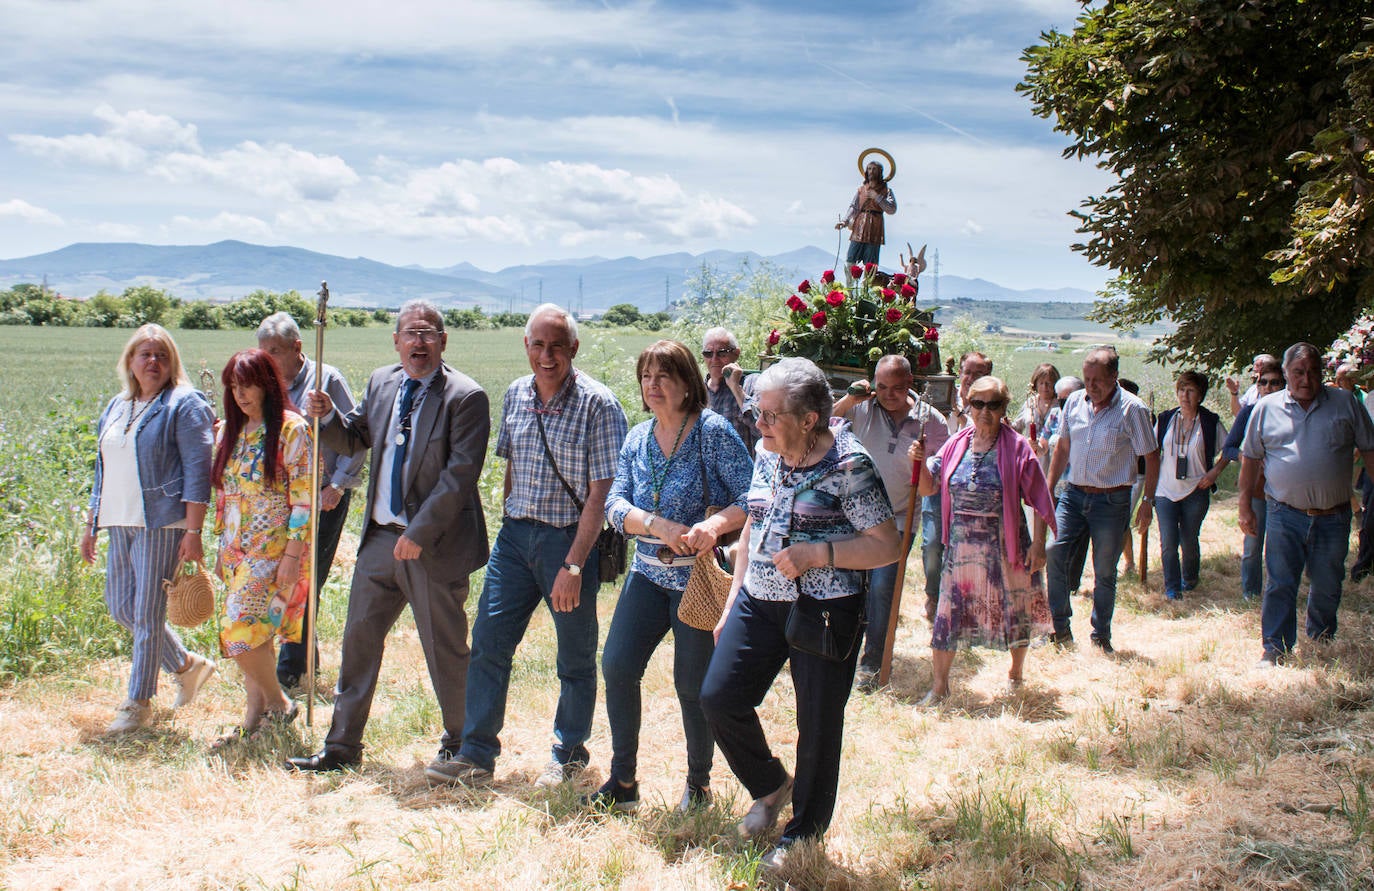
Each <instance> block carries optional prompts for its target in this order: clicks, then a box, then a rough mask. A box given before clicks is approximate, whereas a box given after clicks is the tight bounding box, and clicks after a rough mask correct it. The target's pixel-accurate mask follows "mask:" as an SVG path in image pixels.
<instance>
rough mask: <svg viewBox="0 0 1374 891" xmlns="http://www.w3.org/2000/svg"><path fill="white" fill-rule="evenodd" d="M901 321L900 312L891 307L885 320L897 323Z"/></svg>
mask: <svg viewBox="0 0 1374 891" xmlns="http://www.w3.org/2000/svg"><path fill="white" fill-rule="evenodd" d="M901 319H902V311H901V310H900V309H898V308H897V307H895V306H894V307H892V308H891V309H889V310H888V311H887V320H888V321H889V322H899V321H901Z"/></svg>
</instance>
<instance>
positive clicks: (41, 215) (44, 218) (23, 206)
mask: <svg viewBox="0 0 1374 891" xmlns="http://www.w3.org/2000/svg"><path fill="white" fill-rule="evenodd" d="M0 219H17V220H20V221H22V222H25V223H38V224H41V225H44V226H61V225H62V218H61V217H59V216H58V215H57V214H55V213H53V212H52V211H50V210H46V209H44V208H42V207H35V206H34V205H32V204H30V203H29V202H27V201H24V200H23V199H21V198H11V199H10V200H9V201H6V202H3V203H0Z"/></svg>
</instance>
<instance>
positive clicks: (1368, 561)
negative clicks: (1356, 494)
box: [1350, 470, 1374, 581]
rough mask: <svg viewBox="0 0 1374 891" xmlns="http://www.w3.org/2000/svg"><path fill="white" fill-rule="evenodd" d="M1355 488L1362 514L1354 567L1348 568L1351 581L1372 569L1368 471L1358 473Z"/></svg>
mask: <svg viewBox="0 0 1374 891" xmlns="http://www.w3.org/2000/svg"><path fill="white" fill-rule="evenodd" d="M1356 488H1358V489H1359V490H1360V506H1361V509H1362V510H1363V511H1364V513H1363V515H1362V516H1361V517H1360V538H1359V541H1360V549H1359V550H1358V551H1356V552H1355V565H1354V566H1351V567H1350V578H1351V580H1352V581H1354V580H1356V579H1360V578H1363V577H1364V576H1366V575H1368V574H1369V571H1370V570H1371V569H1374V514H1371V512H1370V508H1374V479H1370V477H1369V472H1368V470H1361V471H1360V479H1359V481H1358V482H1357V484H1356Z"/></svg>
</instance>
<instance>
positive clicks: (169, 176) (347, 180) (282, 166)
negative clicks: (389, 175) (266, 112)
mask: <svg viewBox="0 0 1374 891" xmlns="http://www.w3.org/2000/svg"><path fill="white" fill-rule="evenodd" d="M150 172H151V173H152V174H153V175H154V176H159V177H162V178H163V179H165V180H167V181H168V182H170V183H174V184H178V185H181V184H187V183H197V182H206V183H215V184H218V185H224V186H231V187H236V188H239V189H242V190H243V191H246V192H249V193H252V194H255V195H260V196H262V197H265V198H275V199H278V200H284V201H295V200H301V199H305V200H310V201H329V200H332V199H334V198H335V197H337V196H338V194H339V192H340V191H342V190H343V189H344V188H346V187H347V186H351V185H353V184H354V183H356V182H357V181H358V174H357V173H355V172H354V171H353V168H351V167H349V166H348V164H347V163H346V162H345V161H344V160H343V159H342V158H340V157H338V156H337V155H317V154H315V153H314V152H307V151H303V150H301V149H297V148H293V147H292V146H289V145H285V144H282V143H276V144H273V145H267V146H264V145H259V144H258V143H256V142H252V141H248V142H243V143H240V144H239V145H238V146H236V147H235V148H232V149H227V150H225V151H222V152H217V153H213V154H209V155H201V154H194V153H191V152H172V153H171V154H169V155H167V156H165V157H163V158H162V159H161V160H159V161H158V162H157V163H155V164H153V165H152V167H151V168H150Z"/></svg>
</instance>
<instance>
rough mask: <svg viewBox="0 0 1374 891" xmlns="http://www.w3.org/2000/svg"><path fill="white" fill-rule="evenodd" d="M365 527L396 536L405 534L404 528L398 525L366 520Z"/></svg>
mask: <svg viewBox="0 0 1374 891" xmlns="http://www.w3.org/2000/svg"><path fill="white" fill-rule="evenodd" d="M367 525H369V526H371V527H372V528H373V529H382V530H384V531H386V532H394V533H396V534H397V535H405V534H406V527H404V526H402V525H401V524H400V523H378V522H375V521H373V520H368V521H367Z"/></svg>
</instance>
